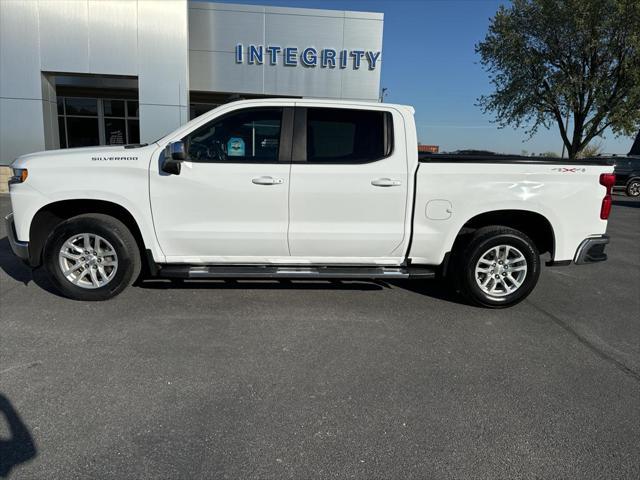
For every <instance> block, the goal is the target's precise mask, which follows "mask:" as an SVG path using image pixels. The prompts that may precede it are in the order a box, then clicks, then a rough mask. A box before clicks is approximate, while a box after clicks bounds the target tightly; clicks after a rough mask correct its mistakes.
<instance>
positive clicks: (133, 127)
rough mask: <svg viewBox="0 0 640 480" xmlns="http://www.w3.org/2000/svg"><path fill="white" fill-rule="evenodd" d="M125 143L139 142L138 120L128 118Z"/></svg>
mask: <svg viewBox="0 0 640 480" xmlns="http://www.w3.org/2000/svg"><path fill="white" fill-rule="evenodd" d="M127 143H140V123H139V122H138V120H129V140H128V142H127Z"/></svg>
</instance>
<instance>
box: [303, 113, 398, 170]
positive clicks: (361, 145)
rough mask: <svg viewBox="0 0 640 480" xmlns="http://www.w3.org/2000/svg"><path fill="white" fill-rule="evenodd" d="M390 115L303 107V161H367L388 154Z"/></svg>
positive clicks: (390, 137) (389, 150)
mask: <svg viewBox="0 0 640 480" xmlns="http://www.w3.org/2000/svg"><path fill="white" fill-rule="evenodd" d="M391 124H392V122H391V114H389V113H388V112H380V111H374V110H355V109H344V108H308V109H307V132H306V134H307V148H306V153H307V162H309V163H367V162H373V161H375V160H380V159H382V158H385V157H387V156H389V155H390V153H391V139H392V138H393V136H392V135H389V129H390V128H391Z"/></svg>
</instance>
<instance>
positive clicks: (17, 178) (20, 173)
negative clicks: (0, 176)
mask: <svg viewBox="0 0 640 480" xmlns="http://www.w3.org/2000/svg"><path fill="white" fill-rule="evenodd" d="M12 170H13V176H12V177H11V178H9V185H12V184H14V183H23V182H24V181H25V180H27V177H28V176H29V171H28V170H27V169H26V168H12Z"/></svg>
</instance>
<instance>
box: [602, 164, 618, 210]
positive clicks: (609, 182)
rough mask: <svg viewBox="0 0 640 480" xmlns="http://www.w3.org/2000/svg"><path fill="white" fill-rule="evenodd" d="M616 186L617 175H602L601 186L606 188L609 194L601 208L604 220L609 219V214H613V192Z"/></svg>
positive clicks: (603, 200)
mask: <svg viewBox="0 0 640 480" xmlns="http://www.w3.org/2000/svg"><path fill="white" fill-rule="evenodd" d="M615 184H616V175H615V173H603V174H601V175H600V185H602V186H604V187H606V189H607V193H606V195H605V196H604V198H603V199H602V206H601V207H600V218H601V219H602V220H606V219H607V218H609V214H610V213H611V204H612V199H611V191H612V190H613V186H614V185H615Z"/></svg>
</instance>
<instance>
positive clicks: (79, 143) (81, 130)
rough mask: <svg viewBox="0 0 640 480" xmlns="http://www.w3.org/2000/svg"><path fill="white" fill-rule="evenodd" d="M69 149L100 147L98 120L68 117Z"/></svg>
mask: <svg viewBox="0 0 640 480" xmlns="http://www.w3.org/2000/svg"><path fill="white" fill-rule="evenodd" d="M67 128H68V129H69V131H68V133H67V138H68V139H69V145H68V147H69V148H72V147H88V146H93V145H100V134H99V133H98V119H97V118H75V117H67Z"/></svg>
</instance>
